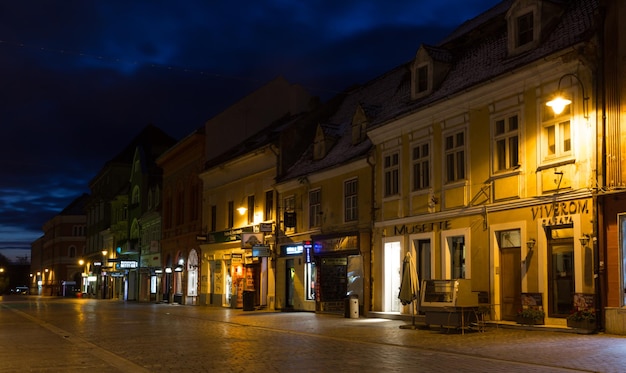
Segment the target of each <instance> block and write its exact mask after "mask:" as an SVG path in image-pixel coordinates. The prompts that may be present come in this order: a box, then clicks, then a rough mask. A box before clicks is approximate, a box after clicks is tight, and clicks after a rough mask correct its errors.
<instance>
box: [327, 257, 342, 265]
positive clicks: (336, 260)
mask: <svg viewBox="0 0 626 373" xmlns="http://www.w3.org/2000/svg"><path fill="white" fill-rule="evenodd" d="M322 264H323V265H329V266H346V265H348V258H347V257H341V258H324V259H322Z"/></svg>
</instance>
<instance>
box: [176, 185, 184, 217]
mask: <svg viewBox="0 0 626 373" xmlns="http://www.w3.org/2000/svg"><path fill="white" fill-rule="evenodd" d="M177 199H178V201H177V203H176V225H182V224H183V223H184V222H185V191H184V190H179V191H178V198H177Z"/></svg>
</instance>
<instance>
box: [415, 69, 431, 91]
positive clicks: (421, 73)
mask: <svg viewBox="0 0 626 373" xmlns="http://www.w3.org/2000/svg"><path fill="white" fill-rule="evenodd" d="M416 75H417V82H416V84H415V85H416V90H417V93H422V92H426V91H427V90H428V65H423V66H420V67H418V68H417V74H416Z"/></svg>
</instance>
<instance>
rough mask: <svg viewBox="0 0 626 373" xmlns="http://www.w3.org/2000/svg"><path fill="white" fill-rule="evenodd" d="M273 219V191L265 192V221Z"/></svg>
mask: <svg viewBox="0 0 626 373" xmlns="http://www.w3.org/2000/svg"><path fill="white" fill-rule="evenodd" d="M272 219H274V191H273V190H268V191H267V192H265V221H269V220H272Z"/></svg>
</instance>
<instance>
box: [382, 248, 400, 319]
mask: <svg viewBox="0 0 626 373" xmlns="http://www.w3.org/2000/svg"><path fill="white" fill-rule="evenodd" d="M384 251H385V253H384V256H385V262H384V266H385V268H384V272H385V282H384V299H385V301H384V304H383V312H400V299H398V294H399V293H400V281H401V279H400V276H401V275H400V270H401V260H400V254H401V248H400V242H397V241H395V242H385V246H384Z"/></svg>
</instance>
